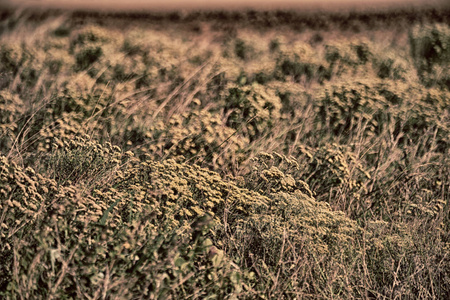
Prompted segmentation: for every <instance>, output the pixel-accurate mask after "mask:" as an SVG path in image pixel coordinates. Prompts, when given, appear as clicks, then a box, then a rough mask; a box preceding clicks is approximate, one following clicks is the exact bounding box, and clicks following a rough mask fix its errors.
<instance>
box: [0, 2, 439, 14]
mask: <svg viewBox="0 0 450 300" xmlns="http://www.w3.org/2000/svg"><path fill="white" fill-rule="evenodd" d="M0 3H3V4H4V5H7V6H25V7H35V8H70V9H94V10H121V11H123V10H125V11H126V10H128V11H136V10H138V11H142V10H179V9H264V10H267V9H297V10H298V9H300V10H302V9H320V10H333V9H363V10H366V9H380V8H386V7H388V8H389V7H399V6H400V7H401V6H416V7H417V6H425V5H426V6H436V5H437V6H440V5H448V1H445V0H426V1H425V0H390V1H389V0H281V1H276V0H228V1H223V0H208V1H205V0H188V1H186V0H166V1H157V0H129V1H123V0H95V1H90V0H62V1H61V0H58V1H57V0H4V1H0ZM0 5H1V4H0Z"/></svg>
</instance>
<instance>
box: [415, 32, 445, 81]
mask: <svg viewBox="0 0 450 300" xmlns="http://www.w3.org/2000/svg"><path fill="white" fill-rule="evenodd" d="M409 43H410V47H411V56H412V58H413V60H414V64H415V66H416V69H417V73H418V75H419V77H420V78H421V80H422V81H423V82H424V83H426V84H428V85H430V84H434V83H435V82H437V83H438V84H439V83H441V80H443V83H444V86H445V85H446V84H445V82H446V80H447V79H446V78H448V74H447V73H445V74H443V77H442V78H441V77H440V76H439V77H438V78H434V82H432V81H430V78H428V76H429V75H432V74H433V73H436V71H437V70H436V67H437V66H439V65H442V66H444V70H445V67H448V65H449V61H450V28H449V27H448V26H447V25H445V24H432V25H424V26H420V25H416V26H415V27H413V28H412V30H411V31H410V33H409ZM432 78H433V77H432ZM446 87H447V88H448V85H447V86H446Z"/></svg>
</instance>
